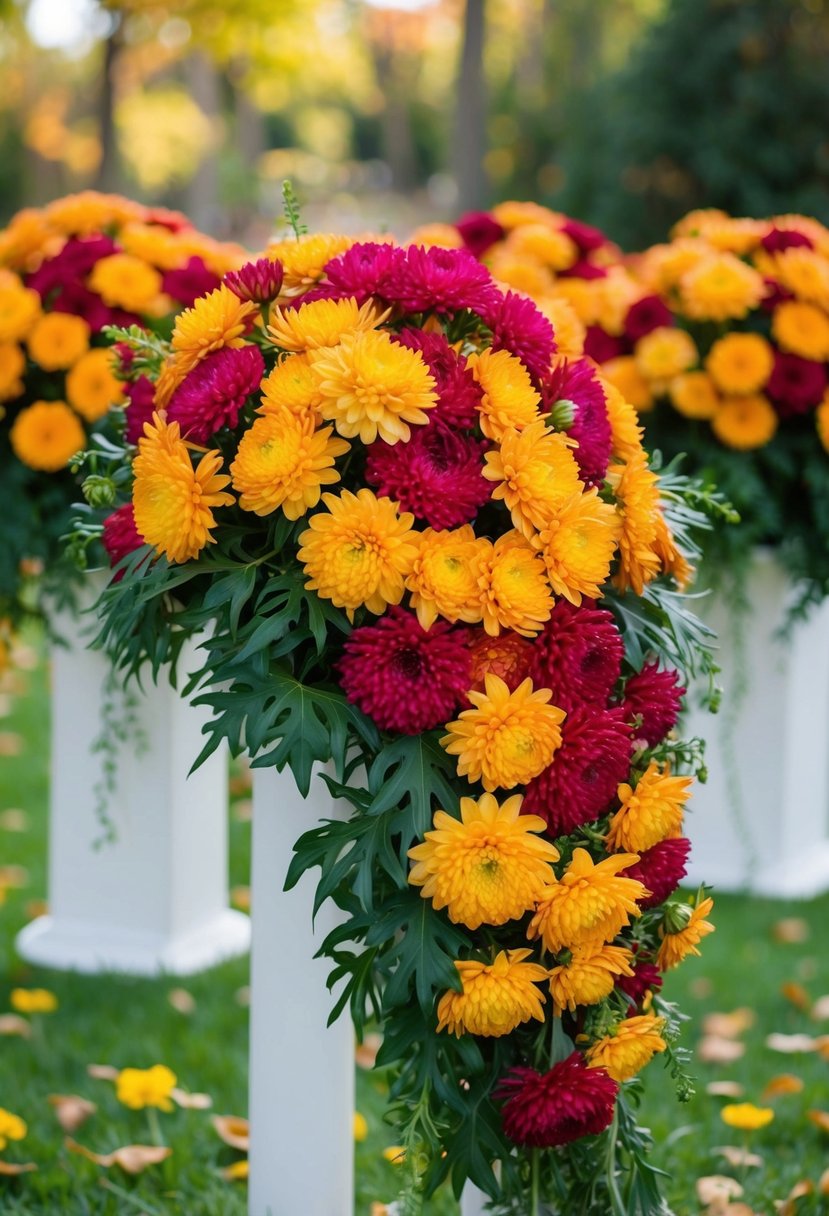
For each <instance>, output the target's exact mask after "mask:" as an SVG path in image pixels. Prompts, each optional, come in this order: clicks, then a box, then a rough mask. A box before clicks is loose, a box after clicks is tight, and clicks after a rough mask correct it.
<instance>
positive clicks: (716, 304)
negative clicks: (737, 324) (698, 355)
mask: <svg viewBox="0 0 829 1216" xmlns="http://www.w3.org/2000/svg"><path fill="white" fill-rule="evenodd" d="M765 290H766V288H765V284H764V282H763V276H762V275H761V274H758V272H757V271H756V270H754V269H753V268H752V267H751V266H747V265H746V263H745V262H741V261H740V259H739V258H738V257H735V256H734V254H733V253H710V254H709V255H708V256H707V257H704V258H702V259H701V260H700V261H699V262H698V263H697V264H696V266H693V267H692V268H691V269H690V270H687V271H686V272H685V274H684V275H683V276H682V279H681V281H680V296H681V300H682V305H683V307H684V309H685V312H686V313H687V315H688V316H689V317H691V318H693V319H694V320H695V321H730V320H739V319H740V318H742V317H745V316H747V315H748V313H749V312H751V310H752V309H753V308H756V307H757V305H758V304H759V303H760V301H761V300H762V298H763V296H764V295H765Z"/></svg>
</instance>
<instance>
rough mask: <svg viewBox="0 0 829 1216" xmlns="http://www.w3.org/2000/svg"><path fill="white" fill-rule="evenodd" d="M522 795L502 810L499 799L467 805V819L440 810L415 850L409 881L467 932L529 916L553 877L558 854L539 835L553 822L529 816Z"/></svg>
mask: <svg viewBox="0 0 829 1216" xmlns="http://www.w3.org/2000/svg"><path fill="white" fill-rule="evenodd" d="M522 802H523V796H522V795H521V794H516V795H514V796H513V797H512V798H508V799H507V800H506V802H503V803H501V804H500V805H499V804H498V802H497V801H496V799H495V798H494V797H493V795H492V794H482V795H481V797H480V798H478V799H477V800H476V799H475V798H461V805H460V811H461V817H460V819H456V818H455V817H454V816H453V815H448V814H447V813H446V811H438V812H437V813H436V814H435V818H434V831H431V832H427V833H426V838H425V841H424V843H423V844H419V845H416V846H415V847H414V848H412V849H409V857H410V858H411V859H412V861H414V862H415V863H416V864H415V865H414V866H413V867H412V870H411V873H410V874H409V882H410V883H411V884H412V885H413V886H416V887H420V888H421V892H420V893H421V895H422V896H423V898H424V899H431V901H432V903H433V905H434V907H435V908H437V909H438V910H439V909H441V908H446V909H447V911H448V913H449V919H450V920H451V921H453V922H454V923H455V924H461V925H466V927H467V929H478V928H479V927H480V926H481V925H503V924H506V922H507V921H510V920H517V919H518V918H519V917H521V916H523V915H524V913H525V912H529V911H530V910H531V909H532V908H533V907H534V906H535V901H536V899H537V898H538V896H539V895H540V894H541V891H542V890H543V888H544V886H545V884H546V883H548V882H549V881H550V880H551V878H552V876H553V873H552V870H551V869H550V866H551V863H552V862H554V861H558V857H559V853H558V849H557V848H556V847H555V846H554V845H552V844H550V842H549V841H547V840H543V839H541V838H540V837H539V836H538V835H536V834H535V833H538V832H543V831H544V830H545V828H546V823H545V821H544V820H543V819H541V818H540V817H539V816H538V815H522V814H521V813H520V812H521V803H522Z"/></svg>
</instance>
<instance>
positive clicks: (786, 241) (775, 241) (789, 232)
mask: <svg viewBox="0 0 829 1216" xmlns="http://www.w3.org/2000/svg"><path fill="white" fill-rule="evenodd" d="M760 244H761V245H762V246H763V248H764V249H765V251H766V253H782V252H783V250H784V249H794V248H795V247H796V246H800V248H802V249H814V247H815V246H814V242H813V241H812V240H811V239H810V238H809V237H808V236H807V235H806V233H805V232H797V231H795V229H793V228H777V227H776V226H775V227H773V228H772V229H771V230H770V231H769V232H767V233H766V235H765V236H764V237H763V238H762V239H761V241H760Z"/></svg>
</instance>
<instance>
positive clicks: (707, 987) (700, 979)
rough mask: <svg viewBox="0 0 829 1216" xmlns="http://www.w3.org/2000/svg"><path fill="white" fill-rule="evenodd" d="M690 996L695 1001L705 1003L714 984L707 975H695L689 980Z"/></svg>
mask: <svg viewBox="0 0 829 1216" xmlns="http://www.w3.org/2000/svg"><path fill="white" fill-rule="evenodd" d="M690 988H691V996H695V997H696V998H697V1000H700V1001H707V1000H708V998H709V996H711V994H712V993H713V991H714V984H713V982H712V981H711V980H710V979H709V978H708V976H707V975H695V976H694V978H693V979H692V980H691V985H690Z"/></svg>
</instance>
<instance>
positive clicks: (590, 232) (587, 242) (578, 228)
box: [561, 219, 610, 253]
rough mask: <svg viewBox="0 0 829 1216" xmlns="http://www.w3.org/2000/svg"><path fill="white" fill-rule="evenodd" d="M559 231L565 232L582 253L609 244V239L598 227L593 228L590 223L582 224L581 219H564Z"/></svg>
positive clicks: (590, 251)
mask: <svg viewBox="0 0 829 1216" xmlns="http://www.w3.org/2000/svg"><path fill="white" fill-rule="evenodd" d="M561 231H562V232H566V233H567V235H568V236H569V238H570V240H571V241H575V242H576V244H577V245H578V247H579V249H580V250H581V252H582V253H592V252H593V250H594V249H601V247H602V245H609V244H610V241H609V240H608V238H607V237H606V236H605V234H604V233H603V232H602V231H601V229H600V228H593V227H592V226H591V225H590V224H583V223H582V222H581V220H574V219H568V220H565V222H564V223H563V224H562V226H561Z"/></svg>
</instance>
